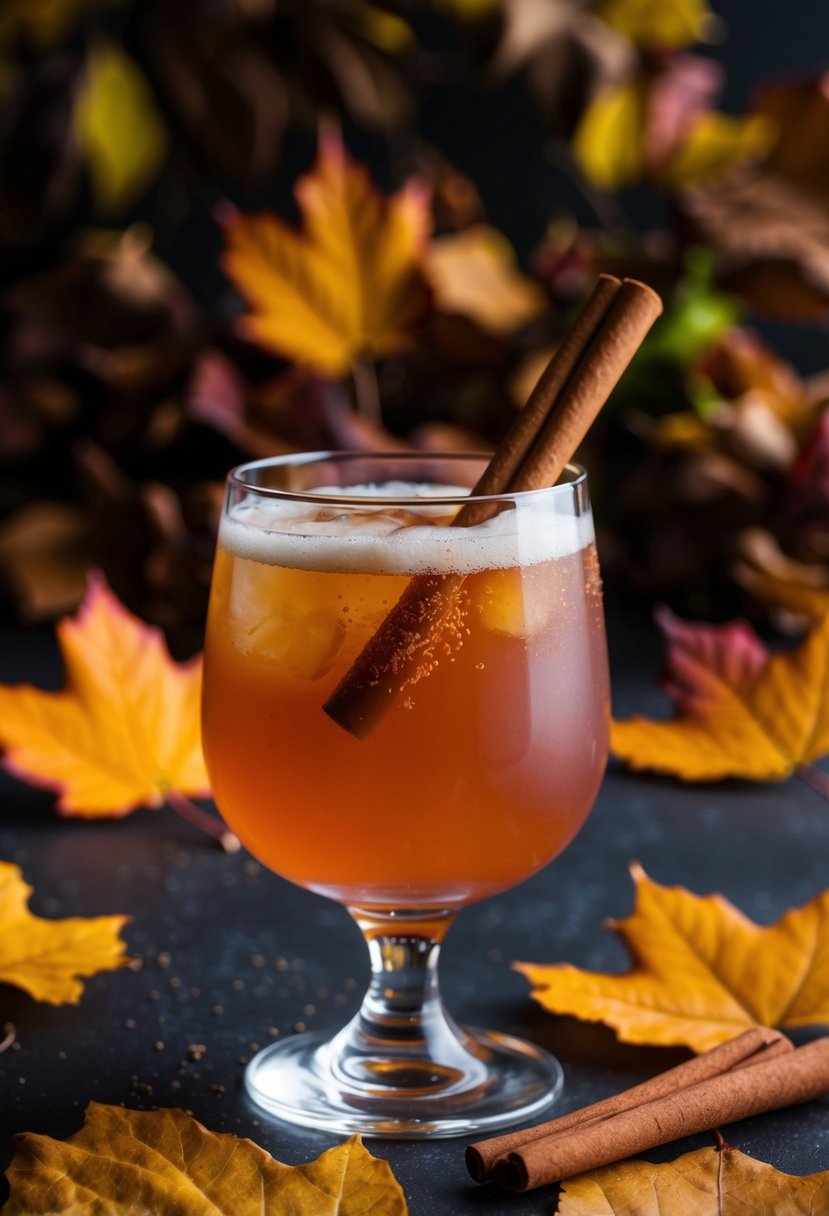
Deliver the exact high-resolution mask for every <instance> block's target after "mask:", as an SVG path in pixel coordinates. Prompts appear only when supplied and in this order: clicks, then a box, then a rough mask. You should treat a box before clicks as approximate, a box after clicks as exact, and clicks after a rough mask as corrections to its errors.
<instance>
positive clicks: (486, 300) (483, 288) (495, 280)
mask: <svg viewBox="0 0 829 1216" xmlns="http://www.w3.org/2000/svg"><path fill="white" fill-rule="evenodd" d="M426 270H427V274H428V276H429V281H430V282H431V284H432V288H433V290H434V303H435V306H436V307H437V308H438V309H440V310H441V311H442V312H447V313H460V314H461V315H463V316H466V317H470V318H471V319H472V320H473V321H475V322H477V324H478V325H480V326H481V328H482V329H485V330H487V331H489V332H490V333H493V334H505V335H506V334H511V333H513V332H514V331H515V330H517V329H520V328H521V326H523V325H527V324H528V323H529V322H530V321H534V320H535V319H536V317H538V316H540V315H541V313H542V312H544V310H545V308H546V306H547V297H546V296H545V294H544V292H543V291H542V289H541V287H540V286H539V285H538V283H536V282H534V281H533V280H532V279H529V278H527V276H526V275H524V274H522V273H521V271H520V270H519V269H518V265H517V261H516V257H515V252H514V250H513V248H512V246H511V245H510V243H509V241H508V240H507V239H506V237H505V236H503V235H502V234H501V233H500V232H499V231H498V230H497V228H490V227H489V226H488V225H486V224H478V225H476V226H475V227H473V228H467V229H466V230H465V231H463V232H459V233H453V234H452V235H451V236H443V237H439V238H438V239H437V240H436V241H432V244H431V245H430V247H429V252H428V255H427V261H426Z"/></svg>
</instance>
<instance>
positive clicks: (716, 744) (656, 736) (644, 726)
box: [610, 608, 829, 781]
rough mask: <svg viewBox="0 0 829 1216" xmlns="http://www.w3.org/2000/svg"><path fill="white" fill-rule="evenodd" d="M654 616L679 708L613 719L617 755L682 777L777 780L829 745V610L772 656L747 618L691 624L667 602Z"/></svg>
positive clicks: (669, 687)
mask: <svg viewBox="0 0 829 1216" xmlns="http://www.w3.org/2000/svg"><path fill="white" fill-rule="evenodd" d="M657 620H658V622H659V624H660V627H661V629H662V631H663V633H664V634H665V636H666V639H667V642H668V659H667V664H666V670H665V677H664V680H665V684H666V687H667V690H668V692H669V694H670V695H671V697H672V699H673V701H674V707H675V716H674V718H673V719H672V720H671V721H669V722H658V721H654V720H652V719H650V718H645V717H642V716H641V715H639V714H636V715H634V716H633V717H631V718H627V719H626V720H625V721H623V722H616V721H614V722H613V723H612V725H611V736H610V746H611V750H612V751H613V753H614V755H616V756H618V757H619V759H621V760H624V761H625V763H626V764H628V765H630V767H631V768H635V769H652V770H654V771H656V772H660V773H670V774H672V775H673V776H676V777H681V778H682V779H683V780H685V781H718V780H720V779H721V778H723V777H741V778H743V779H746V780H751V781H780V780H782V779H783V778H784V777H788V776H790V775H791V773H793V772H794V771H795V770H796V769H797V768H798V767H799V766H800V765H803V764H808V763H811V762H812V761H814V760H817V759H819V758H820V757H821V756H823V755H825V754H826V752H829V615H827V616H825V617H824V618H823V619H822V620H821V621H820V622H819V623H818V624H817V625H815V627H814V628H813V629H812V631H811V633H809V634H808V635H807V637H806V639H805V640H804V641H803V642H802V643H801V644H800V646H797V647H796V648H795V649H794V650H790V651H788V652H787V653H783V654H775V655H773V656H771V657H769V654H768V651H767V650H766V648H765V647H764V646H763V644H762V642H761V641H760V640H759V638H758V637H757V635H756V634H755V633H754V631H753V630H752V629H751V628H750V626H748V625H746V624H744V623H742V622H734V623H732V624H730V625H693V624H690V623H688V622H687V621H681V620H679V618H678V617H675V616H674V615H673V614H672V613H671V612H669V611H668V609H665V608H663V609H660V610H659V612H658V613H657Z"/></svg>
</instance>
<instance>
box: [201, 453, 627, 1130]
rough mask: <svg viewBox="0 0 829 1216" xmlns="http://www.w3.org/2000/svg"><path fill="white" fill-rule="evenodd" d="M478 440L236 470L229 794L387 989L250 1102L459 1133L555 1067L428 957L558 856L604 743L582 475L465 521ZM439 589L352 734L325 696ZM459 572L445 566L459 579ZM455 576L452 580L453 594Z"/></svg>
mask: <svg viewBox="0 0 829 1216" xmlns="http://www.w3.org/2000/svg"><path fill="white" fill-rule="evenodd" d="M482 464H483V462H482V460H481V458H479V457H470V456H458V455H453V454H446V455H441V456H436V455H434V454H429V455H428V456H409V455H394V454H383V455H367V454H364V453H360V454H355V453H351V454H348V453H311V454H302V455H296V456H287V457H279V458H275V459H271V460H265V461H257V462H255V463H251V464H247V465H243V466H241V467H240V468H237V469H235V470H233V471H232V472H231V474H230V476H229V479H228V486H227V495H226V501H225V505H224V511H223V514H222V520H221V525H220V530H219V539H218V547H217V551H216V561H215V567H214V574H213V585H212V591H211V600H210V611H209V619H208V629H207V641H206V646H205V670H204V701H203V719H204V744H205V753H206V756H207V763H208V769H209V772H210V778H211V782H212V785H213V791H214V795H215V798H216V802H217V804H218V806H219V808H220V809H221V811H222V814H223V815H224V816H225V818H226V819H227V821H228V823H229V824H230V826H231V827H232V828H233V830H234V831H235V832H237V833H238V835H239V836H240V838H241V839H242V841H243V842H244V843H245V844H246V846H247V847H248V848H249V849H250V851H251V852H252V853H253V854H254V855H255V856H256V857H257V858H259V859H260V860H261V861H262V862H263V863H264V864H265V865H267V866H269V867H270V868H271V869H273V870H275V871H276V872H277V873H279V874H281V875H282V876H283V877H285V878H287V879H289V880H290V881H291V882H294V883H297V884H298V885H300V886H302V887H306V888H308V889H309V890H311V891H315V892H318V893H320V894H322V895H325V896H328V897H329V898H331V899H334V900H336V901H338V902H339V903H341V904H343V905H344V906H345V907H346V908H347V909H348V911H349V912H350V913H351V915H352V916H353V918H354V920H355V921H356V922H357V924H358V925H359V927H360V929H361V930H362V932H363V934H364V936H365V939H366V942H367V943H368V949H369V956H370V961H371V983H370V986H369V989H368V992H367V994H366V997H365V1000H364V1001H363V1004H362V1007H361V1009H360V1011H359V1013H358V1014H357V1015H356V1017H355V1018H354V1019H353V1020H352V1021H351V1022H350V1023H349V1024H348V1025H347V1026H346V1027H345V1028H344V1029H342V1030H340V1031H339V1033H337V1034H335V1035H334V1036H333V1038H329V1037H327V1036H325V1035H322V1034H316V1033H313V1034H301V1035H297V1036H295V1037H292V1038H290V1039H286V1040H284V1041H281V1042H279V1043H275V1044H273V1045H272V1046H270V1047H267V1048H266V1049H265V1050H264V1051H261V1052H260V1053H259V1054H258V1055H257V1056H255V1057H254V1059H253V1060H252V1061H251V1062H250V1064H249V1065H248V1067H247V1072H246V1086H247V1091H248V1094H249V1095H250V1097H251V1098H252V1099H253V1101H254V1102H255V1103H257V1104H258V1105H259V1106H261V1107H263V1108H265V1109H266V1110H267V1111H269V1112H270V1113H272V1114H275V1115H277V1116H280V1117H282V1118H285V1119H287V1120H289V1121H291V1122H293V1123H298V1124H303V1125H308V1126H314V1127H327V1128H329V1129H333V1130H337V1131H341V1132H351V1131H360V1132H363V1133H364V1134H366V1135H374V1136H398V1137H406V1138H411V1137H417V1136H426V1135H429V1136H435V1135H440V1136H448V1135H459V1134H464V1133H467V1132H471V1131H475V1130H478V1129H484V1128H496V1127H499V1126H502V1125H504V1124H506V1123H510V1122H518V1121H520V1120H523V1119H527V1118H530V1117H531V1116H533V1115H535V1114H536V1113H538V1112H540V1111H541V1110H543V1109H544V1108H545V1107H546V1106H548V1105H549V1104H550V1103H551V1102H552V1101H553V1100H554V1098H555V1097H556V1096H557V1094H558V1092H559V1090H560V1088H561V1083H562V1079H561V1069H560V1066H559V1065H558V1062H557V1061H556V1060H554V1059H553V1058H552V1057H551V1056H550V1055H548V1054H547V1053H546V1052H545V1051H542V1050H541V1049H540V1048H538V1047H536V1046H535V1045H533V1044H530V1043H527V1042H524V1041H522V1040H519V1039H516V1038H513V1037H512V1036H510V1035H506V1034H502V1033H500V1032H483V1031H473V1030H468V1029H461V1028H460V1027H458V1026H457V1025H456V1024H455V1023H454V1022H453V1020H452V1019H451V1017H450V1016H449V1015H448V1014H447V1013H446V1011H445V1009H444V1007H443V1004H442V1002H441V998H440V994H439V990H438V980H437V960H438V953H439V949H440V944H441V942H442V940H443V938H444V936H445V934H446V932H447V930H448V929H449V927H450V925H451V923H452V921H453V919H454V916H455V914H456V913H457V912H458V910H459V909H461V908H462V907H464V906H465V905H466V904H469V903H472V902H474V901H476V900H479V899H483V898H485V897H487V896H490V895H494V894H496V893H498V892H500V891H504V890H506V889H508V888H510V887H512V886H515V885H516V884H517V883H519V882H521V881H522V880H524V879H525V878H528V877H529V876H530V875H531V874H534V873H535V872H536V871H537V870H539V869H541V867H543V866H544V865H546V864H547V862H549V861H550V860H551V859H552V858H553V857H554V856H555V855H556V854H557V853H559V852H560V850H561V849H563V848H564V846H565V845H566V844H567V843H568V841H570V840H571V839H572V837H573V836H574V835H575V833H576V832H577V831H578V830H579V828H580V827H581V825H582V823H583V822H584V820H585V818H586V816H587V814H588V812H589V810H590V807H591V805H592V803H593V800H594V798H595V795H596V792H597V789H598V786H599V783H600V780H601V776H602V773H603V770H604V764H605V759H606V754H607V729H608V680H607V660H606V651H605V639H604V625H603V616H602V606H601V587H600V579H599V573H598V566H597V561H596V553H595V547H594V541H593V527H592V517H591V512H590V505H589V499H588V493H587V480H586V476H585V474H584V472H583V471H582V470H580V469H578V468H576V467H575V466H569V467H568V469H567V471H566V473H565V475H564V477H563V478H562V479H561V481H560V483H559V484H558V485H556V486H555V487H553V488H552V489H549V490H538V491H532V492H528V493H519V494H507V495H503V496H498V497H497V498H495V499H492V500H490V501H488V502H487V504H486V507H487V509H486V511H485V512H482V514H485V515H486V516H488V518H487V519H486V520H485V522H482V523H480V524H477V525H475V526H472V527H459V526H453V523H452V520H453V518H454V517H455V515H456V513H457V511H458V509H459V508H460V506H461V505H462V504H463V502H465V501H469V499H468V497H467V496H468V493H469V491H468V487H469V486H470V485H474V483H475V481H476V479H477V476H478V474H479V473H480V471H481V468H482ZM423 574H430V575H436V576H439V577H438V579H437V584H438V586H439V587H440V585H441V583H440V580H441V579H443V578H446V579H447V603H446V605H445V606H444V607H445V610H444V611H442V612H441V614H440V619H439V620H438V621H437V623H436V624H434V625H433V626H430V635H429V636H428V637H427V638H423V639H421V638H414V639H412V638H409V639H407V644H413V645H414V646H415V649H416V653H417V662H416V663H415V665H414V667H413V668H411V669H409V670H408V672H407V674H406V677H405V682H404V686H403V687H402V688H400V689H396V688H395V689H394V696H393V697H392V698H391V703H390V705H389V707H388V712H387V713H386V714H385V715H384V716H383V717H382V719H381V720H380V721H378V722H377V723H376V725H375V727H374V729H373V730H372V731H371V732H370V733H368V734H367V736H366V737H365V738H362V739H358V738H355V737H353V736H352V735H351V734H350V733H348V732H347V731H346V730H344V729H343V728H342V726H341V725H339V724H338V723H337V722H335V721H333V720H332V718H331V717H330V716H329V715H328V714H327V713H326V712H325V711H324V709H323V705H324V703H325V702H326V700H327V699H328V698H329V696H330V694H331V692H332V690H333V689H334V688H335V687H336V686H337V685H338V683H339V682H340V681H341V679H342V678H343V676H344V674H345V673H346V672H347V671H348V670H349V669H350V667H351V665H352V663H353V662H354V660H355V659H356V657H357V655H358V654H359V653H360V652H361V650H362V648H363V647H364V646H365V644H366V643H367V641H368V640H369V639H370V638H371V637H372V635H373V634H374V632H375V631H376V630H377V628H378V627H379V625H380V624H381V622H383V620H384V619H385V617H386V615H387V613H388V612H389V610H390V609H391V608H392V606H393V605H394V604H395V602H396V601H397V600H398V598H399V597H400V595H401V594H402V592H403V591H404V589H405V588H406V586H407V584H408V582H409V580H410V579H411V578H412V577H413V576H418V575H423ZM450 576H451V577H450ZM450 583H451V594H450V592H449V590H448V587H449V585H450Z"/></svg>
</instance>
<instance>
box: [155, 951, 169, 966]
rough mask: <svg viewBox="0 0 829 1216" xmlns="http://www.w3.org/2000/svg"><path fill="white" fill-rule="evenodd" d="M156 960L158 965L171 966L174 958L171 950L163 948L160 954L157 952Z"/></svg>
mask: <svg viewBox="0 0 829 1216" xmlns="http://www.w3.org/2000/svg"><path fill="white" fill-rule="evenodd" d="M155 961H156V965H157V966H159V967H162V968H164V967H169V966H170V963H171V962H172V961H173V959H172V956H171V955H170V953H169V951H167V950H162V951H161V952H160V953H159V954H157V955H156V956H155Z"/></svg>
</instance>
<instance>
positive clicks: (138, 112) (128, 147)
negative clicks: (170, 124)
mask: <svg viewBox="0 0 829 1216" xmlns="http://www.w3.org/2000/svg"><path fill="white" fill-rule="evenodd" d="M75 127H76V132H77V136H78V140H79V143H80V144H81V146H82V147H83V148H84V149H85V151H86V155H87V159H88V161H89V171H90V176H91V180H92V193H93V196H94V198H95V203H96V206H97V207H98V208H99V210H101V211H107V212H109V211H117V210H120V209H122V208H124V207H127V206H129V204H130V203H132V202H134V201H135V200H136V199H137V198H138V197H139V196H140V195H141V194H142V193H143V191H144V190H146V188H147V187H148V186H149V185H150V183H151V182H152V180H153V178H154V177H155V175H156V173H157V172H158V170H159V168H160V167H161V162H162V161H163V159H164V156H165V155H166V151H167V133H166V130H165V127H164V124H163V122H162V119H161V115H160V114H159V112H158V110H157V108H156V105H155V102H154V100H153V96H152V91H151V90H150V86H149V84H148V83H147V81H146V79H145V77H144V75H143V74H142V72H141V71H140V69H139V68H138V65H137V64H136V63H134V62H133V60H132V59H130V57H129V55H125V54H124V52H123V51H122V50H121V49H120V48H119V47H117V46H115V45H114V44H113V43H99V44H97V45H95V46H93V47H92V48H91V50H90V52H89V57H88V61H87V80H86V87H85V88H84V90H83V92H82V94H81V97H80V100H79V102H78V108H77V111H76V113H75Z"/></svg>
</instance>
